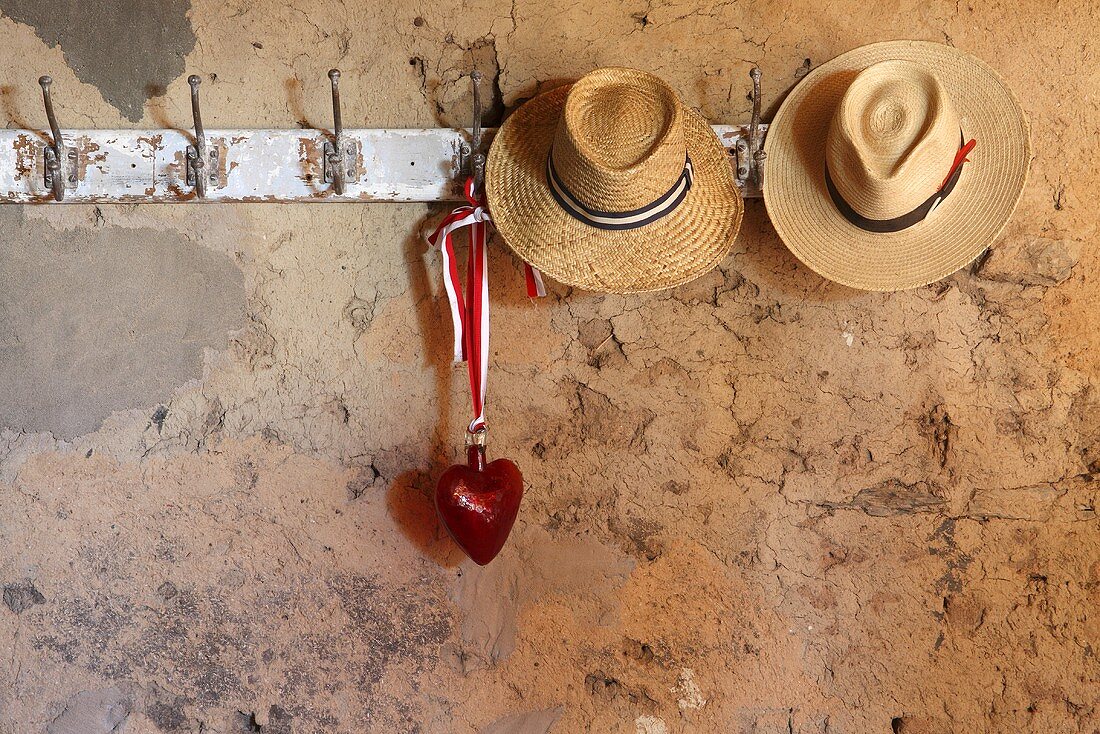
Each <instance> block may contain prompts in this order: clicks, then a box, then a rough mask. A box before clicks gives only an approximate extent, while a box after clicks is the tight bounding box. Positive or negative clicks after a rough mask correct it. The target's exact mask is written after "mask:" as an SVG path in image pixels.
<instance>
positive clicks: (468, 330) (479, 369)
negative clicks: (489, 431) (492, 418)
mask: <svg viewBox="0 0 1100 734" xmlns="http://www.w3.org/2000/svg"><path fill="white" fill-rule="evenodd" d="M465 194H466V201H467V202H468V204H467V205H466V206H460V207H458V208H457V209H455V210H454V211H452V212H451V213H450V214H448V215H447V217H446V218H445V219H444V220H443V221H442V222H441V223H440V224H439V227H438V228H437V229H436V231H435V232H433V233H432V234H431V235H430V236H429V237H428V243H429V244H431V245H432V246H433V247H439V249H440V251H441V252H442V253H443V284H444V286H445V287H446V289H447V300H448V301H449V302H450V305H451V323H452V325H453V327H454V361H455V363H456V364H457V363H459V362H466V365H467V370H468V372H469V375H470V397H471V402H472V404H473V413H474V419H473V420H472V421H470V425H469V426H468V427H467V428H466V430H467V431H469V432H470V433H476V432H477V431H480V430H482V429H484V428H485V386H486V383H487V380H488V376H489V257H488V248H487V247H486V243H487V241H488V238H489V237H488V225H489V224H491V223H492V221H493V220H492V219H491V218H490V217H489V212H488V210H487V209H486V208H485V202H484V200H478V198H477V197H476V196H475V195H474V181H473V179H472V178H471V179H467V180H466V187H465ZM465 227H469V228H470V249H469V252H468V255H467V259H466V288H465V294H463V290H464V289H463V288H462V281H461V280H460V278H459V276H458V261H457V259H456V257H455V247H454V237H453V235H454V233H455V232H457V231H458V230H460V229H463V228H465ZM524 276H525V279H526V281H527V295H528V296H531V297H532V298H535V297H538V296H545V295H546V287H545V286H544V285H543V283H542V274H541V273H539V271H538V270H536V269H535V268H533V267H531V266H530V265H527V264H526V263H525V264H524Z"/></svg>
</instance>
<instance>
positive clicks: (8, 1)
mask: <svg viewBox="0 0 1100 734" xmlns="http://www.w3.org/2000/svg"><path fill="white" fill-rule="evenodd" d="M190 7H191V2H190V0H157V2H150V1H149V0H49V2H43V0H0V12H3V14H4V15H6V16H7V17H9V18H11V19H12V20H14V21H17V22H19V23H25V24H27V25H29V26H31V27H32V28H34V31H35V33H36V34H38V37H39V38H41V39H42V40H43V41H45V42H46V43H47V44H49V45H50V46H58V45H60V46H61V50H62V52H63V53H64V54H65V61H66V63H68V65H69V66H70V67H71V68H72V70H73V71H74V72H75V73H76V76H77V78H78V79H80V81H82V82H85V83H86V84H92V85H94V86H96V87H97V88H98V89H99V91H100V92H101V93H102V94H103V96H104V98H105V99H106V100H107V101H108V102H110V103H111V104H112V105H114V106H115V107H116V108H118V110H119V111H120V112H122V114H123V115H124V116H125V117H126V118H127V119H128V120H132V121H133V122H137V121H139V120H140V119H141V117H142V113H143V108H144V105H145V100H147V99H149V98H150V97H154V96H157V95H160V94H163V90H164V89H165V87H167V86H168V83H169V82H171V81H172V80H173V79H175V78H176V77H178V76H179V75H180V74H182V73H183V68H184V57H185V56H186V55H187V54H188V53H189V52H190V51H191V49H193V48H194V47H195V32H194V30H193V29H192V28H191V23H190V22H189V21H188V19H187V11H188V10H189V9H190ZM42 71H43V72H48V71H49V70H48V69H43V70H42Z"/></svg>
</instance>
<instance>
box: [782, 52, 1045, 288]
mask: <svg viewBox="0 0 1100 734" xmlns="http://www.w3.org/2000/svg"><path fill="white" fill-rule="evenodd" d="M971 141H973V144H971ZM765 150H766V151H767V154H768V155H767V160H766V163H765V168H764V201H765V204H766V206H767V209H768V215H769V217H770V218H771V220H772V223H773V224H774V225H775V229H776V231H777V232H778V233H779V236H780V237H781V238H782V239H783V242H784V243H786V245H787V247H788V248H790V250H791V252H793V253H794V254H795V256H797V257H798V259H799V260H801V261H802V262H803V263H805V264H806V265H807V266H809V267H810V268H811V269H813V270H814V271H816V272H817V273H819V274H820V275H822V276H823V277H825V278H828V279H829V280H834V281H836V282H838V283H843V284H844V285H848V286H851V287H853V288H861V289H864V290H874V291H891V290H901V289H904V288H914V287H917V286H921V285H925V284H927V283H931V282H933V281H936V280H939V279H940V278H943V277H945V276H947V275H949V274H951V273H953V272H955V271H956V270H959V269H960V268H962V267H964V266H965V265H967V264H968V263H970V262H972V261H973V260H974V259H975V258H976V257H977V256H978V255H980V254H981V253H982V251H984V250H985V249H986V248H987V247H989V245H990V244H992V243H993V241H994V240H995V239H996V238H997V236H998V235H999V234H1000V232H1001V230H1002V229H1003V228H1004V226H1005V224H1006V223H1007V222H1008V220H1009V218H1010V217H1011V216H1012V212H1013V210H1014V209H1015V208H1016V204H1017V202H1019V200H1020V195H1021V194H1022V192H1023V188H1024V183H1025V182H1026V180H1027V174H1028V168H1029V166H1030V163H1031V143H1030V139H1029V134H1028V126H1027V122H1026V121H1025V119H1024V114H1023V111H1022V110H1021V109H1020V104H1019V102H1017V101H1016V98H1015V97H1014V96H1013V95H1012V92H1011V91H1010V90H1009V89H1008V87H1007V86H1006V85H1005V83H1004V81H1003V80H1002V79H1001V78H1000V77H999V76H998V75H997V73H996V72H994V71H993V70H992V69H990V68H989V67H988V66H986V65H985V64H984V63H983V62H981V61H979V60H978V59H976V58H974V57H973V56H970V55H969V54H966V53H963V52H962V51H958V50H957V49H954V48H951V47H950V46H944V45H942V44H938V43H930V42H925V41H888V42H885V43H875V44H871V45H870V46H863V47H862V48H857V49H855V50H854V51H849V52H848V53H846V54H843V55H842V56H838V57H837V58H835V59H833V60H832V61H829V62H828V63H826V64H823V65H822V66H820V67H819V68H817V69H815V70H814V71H813V72H811V73H810V74H809V75H807V76H806V78H805V79H803V80H802V82H801V83H800V84H799V85H798V86H797V87H795V89H794V90H793V91H792V92H791V94H790V96H788V97H787V99H786V100H784V102H783V104H782V106H781V107H780V108H779V112H778V113H777V114H776V116H775V120H774V121H773V122H772V123H771V125H770V126H769V127H768V134H767V139H766V141H765Z"/></svg>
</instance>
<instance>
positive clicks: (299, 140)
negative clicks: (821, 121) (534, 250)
mask: <svg viewBox="0 0 1100 734" xmlns="http://www.w3.org/2000/svg"><path fill="white" fill-rule="evenodd" d="M760 127H761V129H762V130H765V129H766V126H765V125H761V126H760ZM747 128H748V126H747V125H732V126H731V125H715V126H714V131H715V132H716V133H717V134H718V136H719V138H720V139H721V140H722V142H723V143H724V144H725V145H726V147H727V148H728V149H729V150H730V162H731V165H735V164H734V161H735V156H734V154H733V149H734V146H735V144H736V141H737V140H738V138H743V137H746V136H747V134H748V133H747ZM492 133H493V131H492V130H486V131H485V141H486V143H485V144H486V146H487V145H488V142H489V141H490V140H491V139H492ZM63 137H64V139H65V145H66V146H67V147H68V148H73V149H75V150H76V164H75V166H71V167H69V168H68V169H67V174H69V173H73V172H75V174H76V180H75V182H73V181H72V180H69V181H67V183H66V187H65V198H64V201H63V202H61V203H74V204H89V203H154V202H162V203H175V202H211V203H214V202H288V203H289V202H303V203H304V202H382V201H454V200H458V199H460V198H461V188H460V182H461V180H462V179H463V177H464V175H465V174H464V173H463V172H464V171H465V170H466V167H467V159H468V157H469V155H468V152H469V140H470V135H469V133H468V132H467V131H463V130H451V129H434V130H344V138H345V140H346V141H348V142H350V143H351V144H353V145H354V146H355V148H356V150H357V161H356V162H357V165H356V169H357V171H356V172H357V174H358V176H357V178H355V179H349V181H348V186H347V190H346V191H345V193H344V194H343V195H337V194H336V193H335V191H333V186H332V184H331V183H326V182H325V180H324V167H323V147H324V144H325V142H327V141H330V140H331V139H332V136H331V135H330V134H329V133H327V132H326V131H323V130H207V131H206V140H207V145H208V147H209V148H211V149H214V150H217V173H216V179H217V180H216V181H212V182H211V183H210V185H209V186H208V189H207V195H206V198H205V199H200V198H199V197H198V196H196V194H195V192H194V187H193V186H191V185H189V184H188V183H187V165H186V155H187V152H186V151H187V146H188V145H191V144H192V142H193V140H194V137H193V135H192V134H191V133H190V132H189V131H183V130H65V131H63ZM51 143H52V136H51V134H50V133H49V132H48V131H37V130H0V203H3V204H56V203H58V202H55V201H54V198H53V194H52V192H51V190H50V188H49V187H48V186H47V185H46V176H45V172H46V170H45V160H44V154H43V150H44V149H45V147H46V146H48V145H50V144H51ZM743 193H744V195H745V196H746V197H754V196H759V195H760V192H759V191H758V190H757V189H756V188H755V187H754V186H753V185H752V184H751V182H750V183H749V184H746V186H745V188H744V190H743Z"/></svg>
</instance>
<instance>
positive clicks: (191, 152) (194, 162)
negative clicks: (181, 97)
mask: <svg viewBox="0 0 1100 734" xmlns="http://www.w3.org/2000/svg"><path fill="white" fill-rule="evenodd" d="M187 83H188V84H190V85H191V114H192V116H194V118H195V144H194V145H189V146H187V184H188V185H189V186H194V187H195V194H196V195H197V196H198V197H199V198H200V199H205V198H206V185H207V183H217V181H218V149H217V148H212V149H211V150H210V152H209V154H208V153H207V150H206V131H205V130H203V127H202V112H201V110H200V109H199V85H200V84H201V83H202V80H201V79H199V77H198V75H197V74H192V75H191V76H189V77H187ZM207 167H209V169H210V170H209V172H207Z"/></svg>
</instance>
